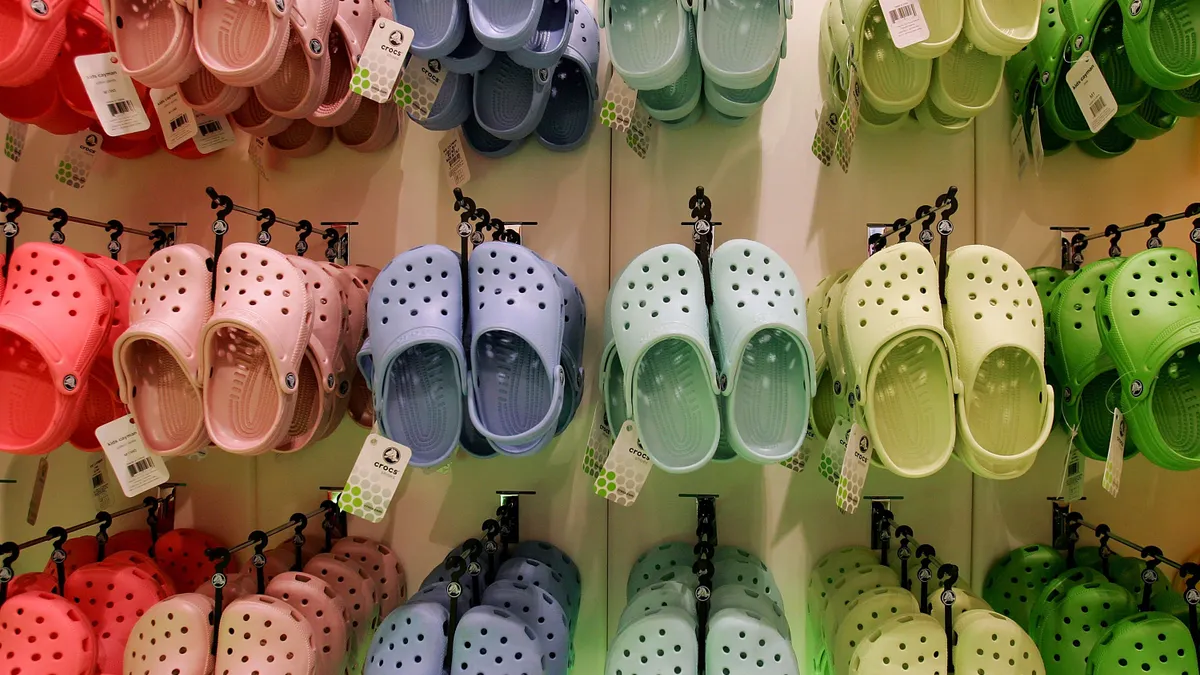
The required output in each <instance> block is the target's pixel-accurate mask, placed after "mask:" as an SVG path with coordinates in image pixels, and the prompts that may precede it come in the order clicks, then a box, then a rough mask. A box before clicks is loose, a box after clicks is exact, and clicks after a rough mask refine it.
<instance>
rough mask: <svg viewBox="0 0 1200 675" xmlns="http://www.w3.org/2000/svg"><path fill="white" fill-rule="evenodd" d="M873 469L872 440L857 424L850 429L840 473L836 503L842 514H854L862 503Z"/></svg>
mask: <svg viewBox="0 0 1200 675" xmlns="http://www.w3.org/2000/svg"><path fill="white" fill-rule="evenodd" d="M870 468H871V439H870V438H869V437H868V436H867V432H866V430H865V429H863V428H862V427H860V426H859V425H858V424H857V423H856V424H854V425H853V426H851V427H850V436H849V437H848V438H847V439H846V454H845V457H844V458H843V459H842V470H841V471H840V472H839V476H838V483H837V495H836V496H835V498H834V501H835V502H836V503H837V507H838V510H839V511H841V512H842V513H854V512H855V511H856V510H858V504H859V502H860V501H862V489H863V485H864V484H865V483H866V482H867V470H868V469H870Z"/></svg>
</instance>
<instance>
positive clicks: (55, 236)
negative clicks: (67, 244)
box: [50, 230, 67, 244]
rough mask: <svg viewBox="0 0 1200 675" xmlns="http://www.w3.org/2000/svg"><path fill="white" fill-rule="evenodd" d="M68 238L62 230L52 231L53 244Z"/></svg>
mask: <svg viewBox="0 0 1200 675" xmlns="http://www.w3.org/2000/svg"><path fill="white" fill-rule="evenodd" d="M66 240H67V235H65V234H63V233H62V232H59V231H58V230H55V231H53V232H51V233H50V243H51V244H61V243H63V242H64V241H66Z"/></svg>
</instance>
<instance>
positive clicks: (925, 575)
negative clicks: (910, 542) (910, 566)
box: [917, 544, 937, 614]
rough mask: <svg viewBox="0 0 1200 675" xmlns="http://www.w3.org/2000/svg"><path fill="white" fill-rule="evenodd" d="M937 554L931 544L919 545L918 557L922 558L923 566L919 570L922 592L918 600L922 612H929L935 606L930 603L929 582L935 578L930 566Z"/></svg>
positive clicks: (918, 576)
mask: <svg viewBox="0 0 1200 675" xmlns="http://www.w3.org/2000/svg"><path fill="white" fill-rule="evenodd" d="M936 555H937V551H936V550H935V549H934V548H933V547H932V546H930V545H929V544H921V545H920V546H918V547H917V557H918V558H920V559H921V568H920V569H918V570H917V581H920V582H921V594H920V595H919V596H917V602H918V603H920V605H921V613H922V614H929V613H930V612H932V611H933V606H932V605H931V604H930V603H929V582H930V581H932V580H933V570H932V569H930V568H931V567H932V565H933V558H934V556H936Z"/></svg>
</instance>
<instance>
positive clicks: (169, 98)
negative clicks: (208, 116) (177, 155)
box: [150, 87, 196, 149]
mask: <svg viewBox="0 0 1200 675" xmlns="http://www.w3.org/2000/svg"><path fill="white" fill-rule="evenodd" d="M150 102H151V103H153V104H154V113H155V114H156V115H158V123H159V125H160V126H162V133H163V138H164V139H165V140H166V141H167V147H168V148H172V149H173V148H176V147H178V146H179V144H180V143H183V142H184V141H186V140H188V139H189V138H191V137H192V136H195V135H196V114H195V113H194V112H192V108H191V106H189V105H188V104H187V103H185V102H184V101H183V97H182V96H180V95H179V87H167V88H166V89H151V90H150Z"/></svg>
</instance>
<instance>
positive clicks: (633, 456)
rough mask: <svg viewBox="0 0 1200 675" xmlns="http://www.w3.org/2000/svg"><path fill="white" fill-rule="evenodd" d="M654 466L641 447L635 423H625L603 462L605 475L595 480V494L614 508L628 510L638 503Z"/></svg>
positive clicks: (630, 421) (627, 421)
mask: <svg viewBox="0 0 1200 675" xmlns="http://www.w3.org/2000/svg"><path fill="white" fill-rule="evenodd" d="M651 466H652V464H651V463H650V455H647V454H646V450H645V449H644V448H643V447H642V441H641V439H639V438H638V434H637V427H636V426H635V425H634V424H633V420H626V421H625V424H622V425H621V433H619V434H617V441H616V443H613V447H612V452H610V453H608V459H606V460H605V462H604V473H602V474H601V475H600V477H599V478H597V479H596V483H595V489H596V494H598V495H600V496H601V497H604V498H605V499H607V500H608V501H610V502H613V503H614V504H618V505H620V506H629V505H630V504H632V503H634V502H635V501H637V498H638V494H639V493H640V492H641V491H642V486H643V485H645V484H646V477H647V476H649V475H650V468H651Z"/></svg>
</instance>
